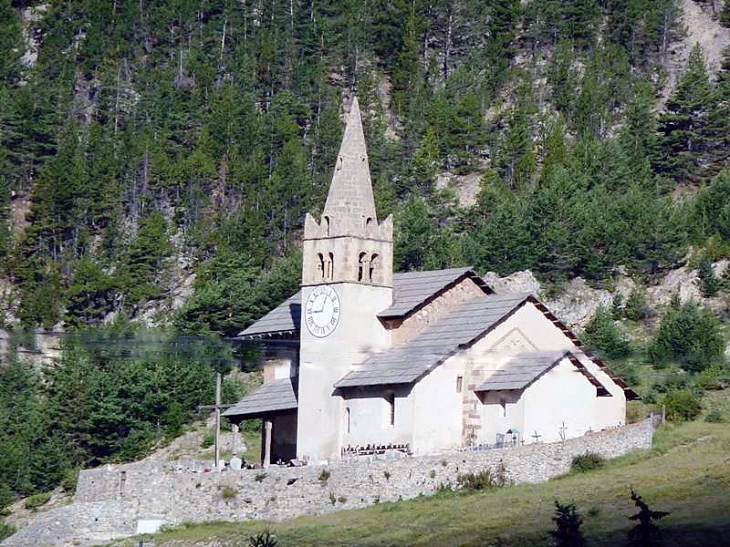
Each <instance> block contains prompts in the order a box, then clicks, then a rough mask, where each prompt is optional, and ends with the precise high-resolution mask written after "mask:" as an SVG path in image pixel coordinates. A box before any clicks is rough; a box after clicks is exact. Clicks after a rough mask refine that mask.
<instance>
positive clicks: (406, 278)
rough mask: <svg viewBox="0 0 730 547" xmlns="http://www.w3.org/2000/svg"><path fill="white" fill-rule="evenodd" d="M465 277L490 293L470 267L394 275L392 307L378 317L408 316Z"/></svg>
mask: <svg viewBox="0 0 730 547" xmlns="http://www.w3.org/2000/svg"><path fill="white" fill-rule="evenodd" d="M467 277H470V278H471V279H472V280H473V281H474V282H475V283H476V284H477V285H478V286H479V287H480V288H481V289H482V290H483V291H484V292H485V293H486V294H489V293H491V292H492V290H491V289H490V288H489V287H488V286H487V284H486V283H485V282H484V280H483V279H482V278H481V277H479V276H478V275H477V274H476V273H474V270H472V268H470V267H468V268H450V269H448V270H433V271H429V272H405V273H396V274H394V276H393V305H392V306H390V307H389V308H387V309H385V310H383V311H381V312H380V313H379V314H378V317H380V318H382V319H386V318H394V317H403V316H405V315H408V314H409V313H411V312H412V311H414V310H416V309H419V308H421V307H422V306H424V305H426V304H427V303H428V302H429V301H430V300H431V299H432V298H433V297H435V296H437V295H438V294H439V293H440V292H441V291H442V290H443V289H446V288H447V287H449V286H450V285H454V284H456V283H458V282H459V281H461V280H462V279H465V278H467Z"/></svg>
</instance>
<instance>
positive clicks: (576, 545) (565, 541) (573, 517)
mask: <svg viewBox="0 0 730 547" xmlns="http://www.w3.org/2000/svg"><path fill="white" fill-rule="evenodd" d="M553 522H554V523H555V530H551V531H550V535H551V536H553V539H554V540H555V545H556V546H557V547H582V546H583V545H585V544H586V541H585V538H584V537H583V532H581V529H580V527H581V526H582V525H583V517H581V516H580V514H579V513H578V512H577V511H576V508H575V504H574V503H568V504H566V505H563V504H561V503H560V502H559V501H558V500H555V516H554V517H553Z"/></svg>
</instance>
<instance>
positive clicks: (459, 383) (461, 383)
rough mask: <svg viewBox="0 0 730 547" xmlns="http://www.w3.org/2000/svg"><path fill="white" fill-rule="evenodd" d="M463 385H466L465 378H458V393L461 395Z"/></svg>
mask: <svg viewBox="0 0 730 547" xmlns="http://www.w3.org/2000/svg"><path fill="white" fill-rule="evenodd" d="M463 385H464V377H463V376H457V377H456V393H461V388H462V386H463Z"/></svg>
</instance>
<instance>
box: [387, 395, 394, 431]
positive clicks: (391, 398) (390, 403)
mask: <svg viewBox="0 0 730 547" xmlns="http://www.w3.org/2000/svg"><path fill="white" fill-rule="evenodd" d="M385 400H386V401H388V407H389V409H388V410H389V413H390V415H389V418H390V419H389V424H390V425H395V393H388V394H386V396H385Z"/></svg>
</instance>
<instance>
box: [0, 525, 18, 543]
mask: <svg viewBox="0 0 730 547" xmlns="http://www.w3.org/2000/svg"><path fill="white" fill-rule="evenodd" d="M14 533H15V526H13V525H12V524H8V523H7V522H4V521H1V520H0V541H2V540H4V539H5V538H8V537H10V536H12V535H13V534H14Z"/></svg>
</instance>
